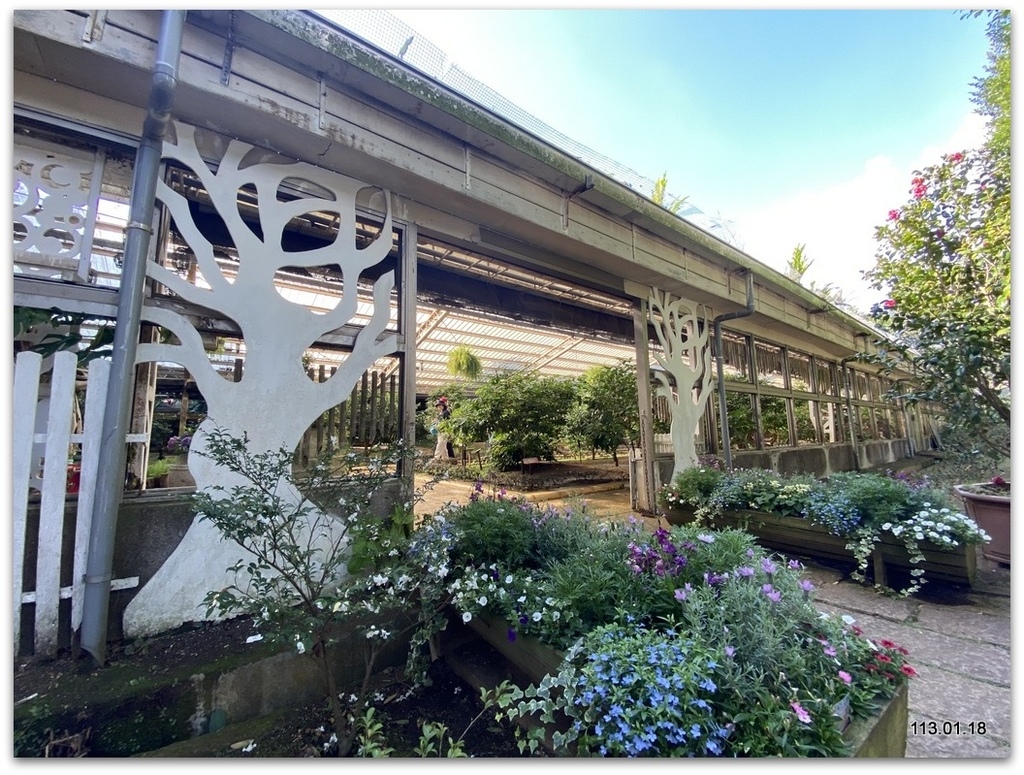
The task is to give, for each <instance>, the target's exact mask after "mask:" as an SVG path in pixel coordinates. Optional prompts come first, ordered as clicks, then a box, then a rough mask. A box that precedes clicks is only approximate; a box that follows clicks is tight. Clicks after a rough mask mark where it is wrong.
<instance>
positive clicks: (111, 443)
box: [81, 10, 186, 666]
mask: <svg viewBox="0 0 1024 775" xmlns="http://www.w3.org/2000/svg"><path fill="white" fill-rule="evenodd" d="M185 14H186V11H183V10H178V11H164V12H163V18H162V20H161V23H160V38H159V40H158V42H157V52H156V61H155V63H154V65H153V81H152V85H151V88H150V93H149V105H148V106H147V113H146V119H145V122H144V123H143V129H142V138H141V141H140V143H139V149H138V152H137V153H136V156H135V173H134V180H133V181H132V195H131V206H130V208H129V215H128V226H127V227H126V229H125V242H124V262H123V270H122V273H121V288H120V292H119V294H118V301H117V324H116V327H115V329H114V343H113V357H112V360H111V364H110V383H109V384H110V387H109V389H108V391H107V400H106V411H105V413H104V416H103V435H102V443H101V446H100V462H99V476H98V478H97V482H96V500H95V502H94V504H93V517H92V528H91V530H90V532H89V556H88V559H87V561H86V568H85V593H84V597H83V600H82V635H81V644H82V648H84V649H85V650H86V651H88V652H89V653H90V654H91V655H92V656H93V658H94V659H95V660H96V662H97V664H99V665H100V666H102V665H104V664H105V663H106V651H107V614H108V611H109V603H110V580H111V574H112V571H113V566H114V541H115V536H116V532H117V510H118V507H119V506H120V504H121V498H122V496H123V494H124V471H125V459H126V457H127V455H126V451H125V441H124V438H125V435H126V434H127V429H128V426H129V420H130V413H131V389H132V385H133V384H134V379H133V378H132V377H133V375H134V373H135V354H136V350H137V347H138V340H139V327H140V324H141V321H142V300H143V296H144V293H145V281H146V261H147V258H148V255H149V242H150V236H151V232H152V226H151V225H150V224H151V223H152V221H153V212H154V210H155V207H156V205H155V198H156V184H157V179H158V177H159V174H160V157H161V155H162V153H163V138H164V132H165V131H166V128H167V124H168V123H169V121H170V116H171V106H172V105H173V103H174V91H175V88H176V85H177V80H178V62H179V60H180V58H181V41H182V38H183V36H184V30H185Z"/></svg>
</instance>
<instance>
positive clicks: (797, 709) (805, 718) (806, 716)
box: [789, 702, 811, 724]
mask: <svg viewBox="0 0 1024 775" xmlns="http://www.w3.org/2000/svg"><path fill="white" fill-rule="evenodd" d="M789 707H791V708H792V709H793V712H794V713H795V714H796V717H797V718H798V719H799V720H800V721H802V722H803V723H804V724H810V723H811V714H810V713H808V712H807V711H806V710H804V709H803V707H801V705H800V703H799V702H791V703H789Z"/></svg>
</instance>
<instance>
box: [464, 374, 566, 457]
mask: <svg viewBox="0 0 1024 775" xmlns="http://www.w3.org/2000/svg"><path fill="white" fill-rule="evenodd" d="M573 395H574V390H573V383H572V380H568V379H563V378H559V377H542V376H540V375H538V374H536V373H534V372H521V371H515V372H504V373H501V374H497V375H495V376H494V377H492V378H491V379H490V380H488V381H486V382H484V383H483V384H481V385H480V386H479V387H478V388H477V391H476V397H475V398H473V399H472V400H470V401H466V402H464V403H463V404H461V405H459V406H455V407H453V409H452V416H451V419H450V420H448V421H447V424H446V427H447V428H448V429H449V430H450V432H451V434H452V437H453V439H454V440H455V442H456V443H460V444H464V443H467V442H471V441H479V440H482V439H488V441H489V449H488V453H487V460H488V463H489V464H490V465H491V466H492V467H494V468H497V469H499V470H505V469H509V468H512V467H514V466H516V465H518V464H519V463H520V462H521V461H522V459H523V458H524V457H537V458H540V459H541V460H554V459H555V444H556V443H557V441H558V439H559V438H561V436H562V429H563V427H564V425H565V416H566V413H567V412H568V411H569V407H570V405H571V404H572V400H573Z"/></svg>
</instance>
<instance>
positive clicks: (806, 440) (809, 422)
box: [793, 398, 819, 444]
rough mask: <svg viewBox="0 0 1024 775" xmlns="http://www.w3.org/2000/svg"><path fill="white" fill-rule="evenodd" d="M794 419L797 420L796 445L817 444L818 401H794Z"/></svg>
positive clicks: (800, 399)
mask: <svg viewBox="0 0 1024 775" xmlns="http://www.w3.org/2000/svg"><path fill="white" fill-rule="evenodd" d="M793 419H794V420H796V443H797V444H817V443H819V440H818V407H817V402H816V401H806V400H804V399H802V398H794V399H793Z"/></svg>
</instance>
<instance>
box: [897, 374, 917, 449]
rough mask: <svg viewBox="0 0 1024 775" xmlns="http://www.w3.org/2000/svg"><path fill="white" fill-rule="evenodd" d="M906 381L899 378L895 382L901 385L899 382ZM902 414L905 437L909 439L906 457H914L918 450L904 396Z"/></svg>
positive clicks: (901, 400)
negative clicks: (915, 446) (915, 447)
mask: <svg viewBox="0 0 1024 775" xmlns="http://www.w3.org/2000/svg"><path fill="white" fill-rule="evenodd" d="M906 381H907V380H905V379H898V380H896V381H895V382H894V383H893V384H895V385H899V384H901V383H903V382H906ZM900 414H901V415H903V427H904V428H905V429H906V433H905V434H904V437H905V438H906V441H907V454H906V457H908V458H912V457H914V455H915V454H916V450H915V449H914V438H913V434H912V433H911V432H910V413H909V412H908V411H907V402H906V399H903V398H901V399H900Z"/></svg>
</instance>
